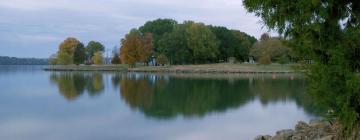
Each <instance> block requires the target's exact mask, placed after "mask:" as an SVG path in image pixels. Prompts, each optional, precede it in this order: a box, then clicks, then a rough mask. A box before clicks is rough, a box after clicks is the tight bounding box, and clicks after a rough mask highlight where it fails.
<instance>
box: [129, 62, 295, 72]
mask: <svg viewBox="0 0 360 140" xmlns="http://www.w3.org/2000/svg"><path fill="white" fill-rule="evenodd" d="M293 66H294V65H279V64H272V65H256V64H205V65H177V66H161V67H153V66H147V67H137V68H129V69H128V71H131V72H170V73H173V72H178V73H293V72H295V71H294V70H293V69H292V67H293Z"/></svg>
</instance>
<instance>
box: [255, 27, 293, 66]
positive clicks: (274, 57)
mask: <svg viewBox="0 0 360 140" xmlns="http://www.w3.org/2000/svg"><path fill="white" fill-rule="evenodd" d="M284 42H285V40H283V39H281V38H276V37H270V36H268V34H266V33H265V34H263V35H262V37H261V39H260V41H259V42H257V43H255V44H254V46H253V47H252V49H251V51H250V55H251V56H253V57H255V58H256V59H257V60H258V61H259V63H260V64H269V63H271V62H275V61H276V62H281V63H286V62H283V61H289V60H290V57H291V56H290V51H291V49H290V48H289V47H287V46H286V45H285V43H284ZM263 62H265V63H263Z"/></svg>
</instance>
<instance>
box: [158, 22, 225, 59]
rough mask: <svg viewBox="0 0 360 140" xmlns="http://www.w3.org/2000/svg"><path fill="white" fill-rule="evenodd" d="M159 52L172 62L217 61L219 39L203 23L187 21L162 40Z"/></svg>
mask: <svg viewBox="0 0 360 140" xmlns="http://www.w3.org/2000/svg"><path fill="white" fill-rule="evenodd" d="M159 44H160V48H159V52H161V53H163V54H165V55H166V56H167V57H168V58H169V59H170V63H172V64H184V63H204V62H215V61H214V60H216V58H217V56H218V54H219V50H218V48H219V40H218V39H217V38H216V36H215V35H214V33H213V32H212V31H211V30H210V29H209V28H208V27H207V26H206V25H205V24H203V23H195V22H192V21H186V22H184V23H183V24H179V25H177V26H176V28H175V29H174V31H173V32H171V33H167V34H166V35H164V37H163V38H162V39H161V40H160V43H159Z"/></svg>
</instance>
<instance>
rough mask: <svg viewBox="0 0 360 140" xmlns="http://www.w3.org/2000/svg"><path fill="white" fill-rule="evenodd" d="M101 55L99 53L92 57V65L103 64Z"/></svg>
mask: <svg viewBox="0 0 360 140" xmlns="http://www.w3.org/2000/svg"><path fill="white" fill-rule="evenodd" d="M103 59H104V57H103V54H102V52H101V51H98V52H95V53H94V56H93V57H92V61H93V62H94V64H96V65H101V64H103Z"/></svg>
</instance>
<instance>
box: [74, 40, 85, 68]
mask: <svg viewBox="0 0 360 140" xmlns="http://www.w3.org/2000/svg"><path fill="white" fill-rule="evenodd" d="M85 59H86V54H85V47H84V44H82V43H79V44H78V45H76V47H75V52H74V64H76V65H79V64H82V63H84V61H85Z"/></svg>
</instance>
